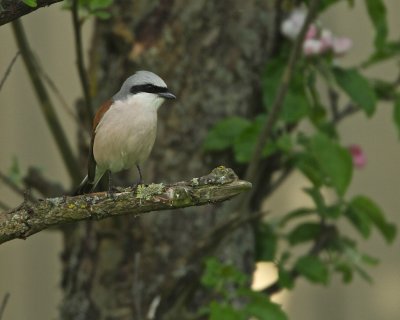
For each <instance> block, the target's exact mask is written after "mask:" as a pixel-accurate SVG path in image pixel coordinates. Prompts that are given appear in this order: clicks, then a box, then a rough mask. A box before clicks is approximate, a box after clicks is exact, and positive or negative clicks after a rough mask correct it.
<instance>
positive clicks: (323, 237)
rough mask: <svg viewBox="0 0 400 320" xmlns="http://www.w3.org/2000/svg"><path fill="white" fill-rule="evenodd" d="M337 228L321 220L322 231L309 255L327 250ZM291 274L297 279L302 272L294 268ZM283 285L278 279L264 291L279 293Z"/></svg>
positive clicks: (270, 293) (269, 293)
mask: <svg viewBox="0 0 400 320" xmlns="http://www.w3.org/2000/svg"><path fill="white" fill-rule="evenodd" d="M336 232H337V231H336V228H335V227H334V226H331V225H325V223H324V222H323V221H322V222H321V231H320V234H319V236H318V238H317V239H316V240H315V241H314V244H313V245H312V247H311V248H310V250H309V251H308V255H310V256H318V255H319V254H320V253H321V252H322V251H323V250H325V247H326V245H327V244H328V243H329V241H330V240H331V239H332V237H333V236H334V235H335V233H336ZM289 274H290V276H291V277H292V279H293V280H295V279H296V278H297V277H298V276H299V275H300V274H299V272H298V271H297V270H296V269H295V268H293V269H292V270H291V271H290V272H289ZM282 289H283V287H282V286H281V284H280V283H279V282H278V281H276V282H274V283H273V284H271V285H270V286H268V287H267V288H265V289H264V290H262V292H263V293H265V294H267V295H268V296H271V295H273V294H275V293H278V292H279V291H281V290H282Z"/></svg>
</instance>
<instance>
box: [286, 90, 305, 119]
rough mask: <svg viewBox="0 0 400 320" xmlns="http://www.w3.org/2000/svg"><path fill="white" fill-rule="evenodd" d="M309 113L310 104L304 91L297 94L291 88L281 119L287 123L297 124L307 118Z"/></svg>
mask: <svg viewBox="0 0 400 320" xmlns="http://www.w3.org/2000/svg"><path fill="white" fill-rule="evenodd" d="M309 112H310V104H309V102H308V100H307V98H306V96H305V92H304V90H298V91H297V92H296V91H294V90H293V88H290V89H289V91H288V93H287V95H286V98H285V101H284V103H283V107H282V110H281V114H280V118H281V119H282V120H283V121H284V122H285V123H289V124H290V123H295V122H298V121H299V120H301V119H302V118H304V117H305V116H307V115H308V113H309Z"/></svg>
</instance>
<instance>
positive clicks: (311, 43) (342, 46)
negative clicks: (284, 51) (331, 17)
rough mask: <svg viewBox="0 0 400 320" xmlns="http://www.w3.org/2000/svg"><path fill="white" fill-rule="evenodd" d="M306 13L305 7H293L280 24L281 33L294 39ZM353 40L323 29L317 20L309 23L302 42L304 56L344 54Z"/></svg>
mask: <svg viewBox="0 0 400 320" xmlns="http://www.w3.org/2000/svg"><path fill="white" fill-rule="evenodd" d="M306 15H307V10H305V9H301V8H298V9H294V10H293V11H292V13H291V14H290V15H289V17H288V18H287V19H285V20H284V21H283V22H282V24H281V32H282V34H283V35H284V36H285V37H287V38H289V39H291V40H295V39H296V38H297V37H298V36H299V33H300V31H301V28H302V27H303V25H304V22H305V19H306ZM352 44H353V42H352V41H351V39H349V38H347V37H336V36H335V35H334V34H333V33H332V31H331V30H328V29H323V28H322V27H321V26H320V25H319V24H318V22H316V23H312V24H310V26H309V28H308V30H307V32H306V34H305V37H304V42H303V53H304V55H305V56H308V57H310V56H318V55H323V54H325V53H332V54H333V55H335V56H336V57H338V56H341V55H344V54H345V53H347V51H349V50H350V48H351V47H352Z"/></svg>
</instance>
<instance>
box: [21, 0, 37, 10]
mask: <svg viewBox="0 0 400 320" xmlns="http://www.w3.org/2000/svg"><path fill="white" fill-rule="evenodd" d="M22 2H23V3H25V4H26V5H27V6H29V7H32V8H36V7H37V0H22Z"/></svg>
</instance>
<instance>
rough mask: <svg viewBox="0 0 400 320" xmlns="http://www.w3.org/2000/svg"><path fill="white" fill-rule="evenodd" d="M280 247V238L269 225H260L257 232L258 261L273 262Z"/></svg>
mask: <svg viewBox="0 0 400 320" xmlns="http://www.w3.org/2000/svg"><path fill="white" fill-rule="evenodd" d="M277 246H278V237H277V235H276V233H275V232H274V230H273V229H272V227H271V226H270V225H268V224H260V225H259V227H258V228H257V230H256V256H257V261H273V260H274V258H275V254H276V250H277Z"/></svg>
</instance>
